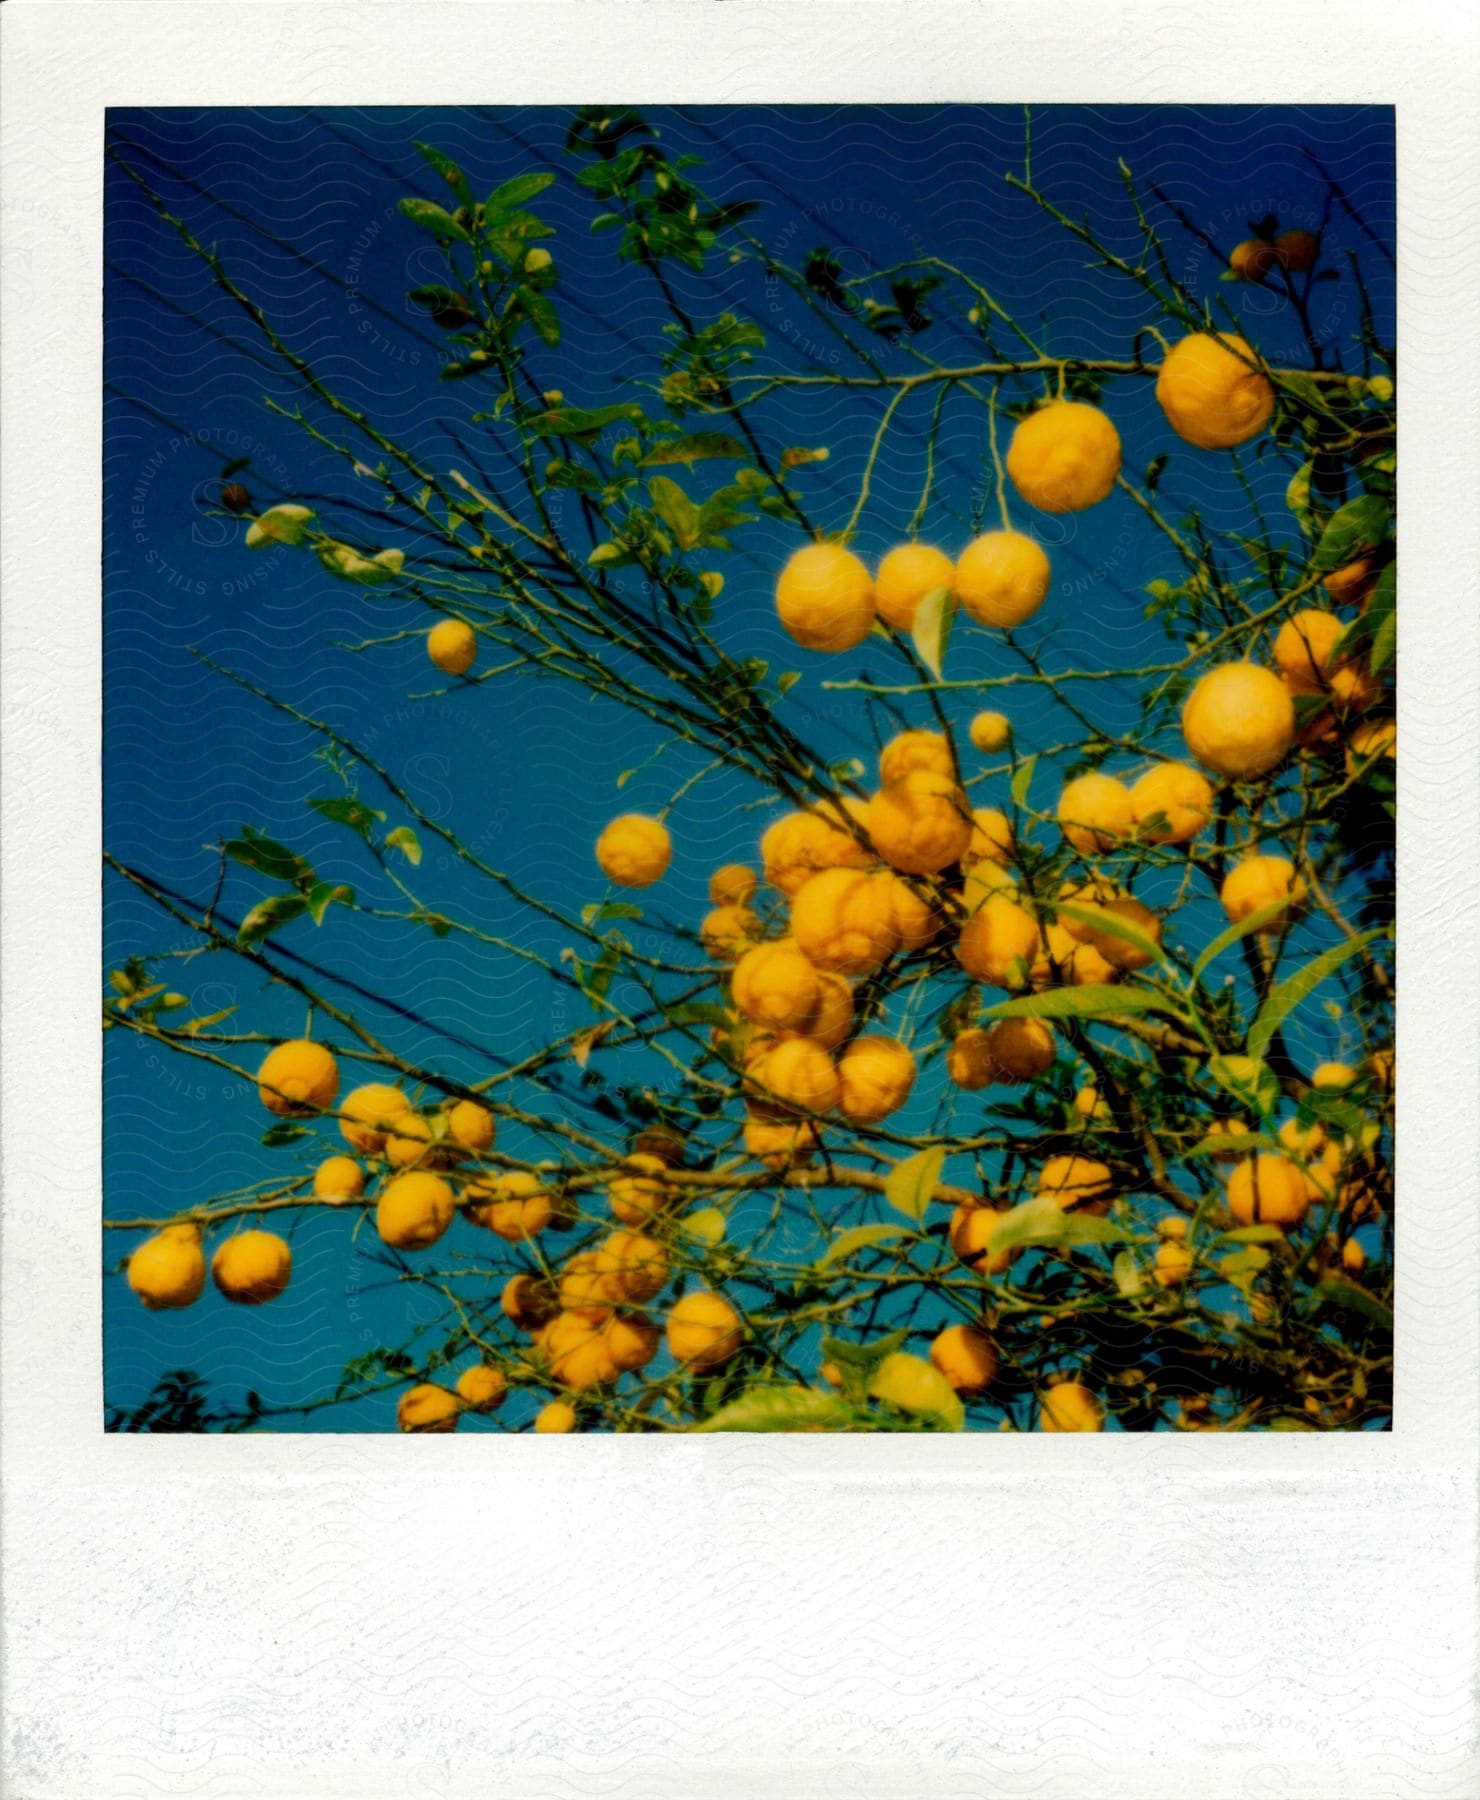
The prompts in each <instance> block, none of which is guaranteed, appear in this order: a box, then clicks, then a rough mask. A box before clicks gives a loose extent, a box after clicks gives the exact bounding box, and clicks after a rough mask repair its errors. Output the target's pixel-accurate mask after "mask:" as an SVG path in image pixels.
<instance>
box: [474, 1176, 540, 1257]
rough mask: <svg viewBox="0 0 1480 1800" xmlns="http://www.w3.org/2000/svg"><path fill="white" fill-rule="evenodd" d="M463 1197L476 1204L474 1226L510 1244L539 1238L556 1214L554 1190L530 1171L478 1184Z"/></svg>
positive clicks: (498, 1177)
mask: <svg viewBox="0 0 1480 1800" xmlns="http://www.w3.org/2000/svg"><path fill="white" fill-rule="evenodd" d="M463 1197H464V1199H465V1200H467V1201H468V1202H470V1203H472V1206H473V1210H472V1213H471V1215H470V1216H471V1217H472V1219H473V1221H474V1223H475V1224H478V1225H482V1226H484V1227H485V1228H486V1229H487V1230H489V1231H491V1232H492V1233H493V1234H494V1236H495V1237H501V1238H503V1240H504V1241H505V1243H509V1244H523V1243H528V1241H529V1240H530V1239H531V1238H534V1237H538V1236H539V1234H540V1233H541V1232H542V1231H543V1230H544V1229H545V1227H546V1226H547V1225H549V1223H550V1221H551V1219H552V1218H553V1217H554V1212H555V1202H554V1197H553V1196H552V1195H551V1193H550V1190H549V1189H548V1188H547V1187H546V1186H545V1185H544V1183H543V1182H542V1181H541V1180H540V1178H539V1176H538V1175H535V1174H532V1173H531V1172H530V1171H529V1170H527V1169H511V1170H510V1171H509V1173H508V1174H507V1175H499V1176H496V1177H495V1178H494V1179H493V1180H491V1181H478V1182H474V1183H472V1184H471V1185H470V1186H469V1187H468V1188H467V1190H466V1191H465V1193H464V1196H463Z"/></svg>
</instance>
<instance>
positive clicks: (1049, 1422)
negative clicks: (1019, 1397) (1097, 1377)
mask: <svg viewBox="0 0 1480 1800" xmlns="http://www.w3.org/2000/svg"><path fill="white" fill-rule="evenodd" d="M1104 1427H1105V1418H1104V1414H1103V1413H1102V1412H1101V1411H1100V1403H1099V1401H1098V1400H1096V1398H1095V1397H1094V1395H1093V1394H1092V1393H1091V1392H1090V1390H1089V1389H1088V1388H1087V1387H1086V1386H1085V1385H1084V1383H1083V1382H1081V1381H1061V1382H1059V1384H1058V1385H1057V1387H1051V1388H1050V1389H1049V1390H1048V1392H1047V1393H1046V1394H1045V1395H1044V1396H1043V1404H1042V1405H1041V1406H1040V1407H1039V1409H1038V1429H1039V1430H1040V1431H1103V1430H1104Z"/></svg>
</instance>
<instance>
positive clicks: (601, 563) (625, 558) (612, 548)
mask: <svg viewBox="0 0 1480 1800" xmlns="http://www.w3.org/2000/svg"><path fill="white" fill-rule="evenodd" d="M631 560H632V554H631V552H630V551H629V550H628V549H627V547H626V545H624V544H612V543H606V544H598V545H597V546H596V548H595V549H594V550H593V551H592V552H591V554H590V555H589V556H588V557H587V558H586V561H587V562H588V563H589V564H590V566H591V567H592V568H593V569H616V568H620V567H621V566H622V564H623V563H629V562H631Z"/></svg>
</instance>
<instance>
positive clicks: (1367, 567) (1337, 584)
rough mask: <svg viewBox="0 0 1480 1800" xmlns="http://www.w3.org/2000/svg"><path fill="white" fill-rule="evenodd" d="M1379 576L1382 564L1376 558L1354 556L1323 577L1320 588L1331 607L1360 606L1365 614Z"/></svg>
mask: <svg viewBox="0 0 1480 1800" xmlns="http://www.w3.org/2000/svg"><path fill="white" fill-rule="evenodd" d="M1381 574H1382V564H1381V563H1380V562H1379V561H1378V560H1377V558H1376V557H1373V556H1355V557H1353V558H1352V560H1351V561H1350V562H1349V563H1343V564H1342V565H1341V567H1340V568H1339V569H1333V570H1332V571H1331V573H1330V574H1329V575H1326V576H1323V577H1322V579H1321V586H1322V587H1323V588H1325V590H1326V598H1327V599H1328V600H1330V602H1331V603H1332V605H1333V606H1360V607H1361V608H1362V610H1363V611H1364V612H1365V611H1366V610H1367V602H1368V601H1369V600H1370V599H1371V598H1372V590H1373V589H1374V588H1375V587H1376V586H1377V583H1378V578H1379V577H1380V576H1381Z"/></svg>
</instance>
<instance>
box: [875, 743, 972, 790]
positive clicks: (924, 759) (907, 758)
mask: <svg viewBox="0 0 1480 1800" xmlns="http://www.w3.org/2000/svg"><path fill="white" fill-rule="evenodd" d="M917 770H924V771H925V772H926V773H927V774H931V775H943V776H945V778H946V779H947V780H948V781H954V779H955V775H956V765H955V762H954V761H953V759H952V757H951V746H950V744H949V743H948V742H947V740H946V736H945V733H944V732H941V731H901V732H900V733H899V735H898V737H892V738H890V740H889V742H888V743H887V744H885V746H884V748H883V749H882V750H881V751H880V752H879V780H880V781H882V782H883V784H884V786H885V787H888V785H889V783H890V782H891V781H903V780H904V778H905V776H906V775H913V774H915V772H916V771H917Z"/></svg>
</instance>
